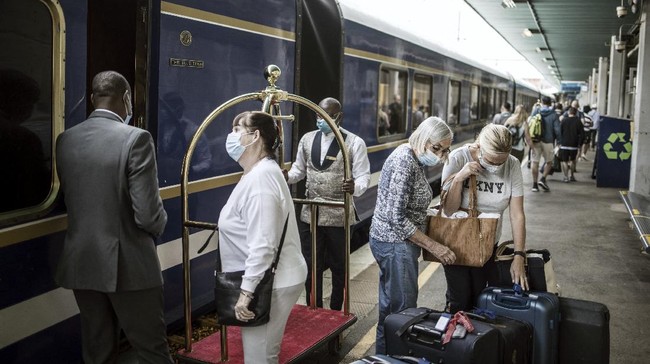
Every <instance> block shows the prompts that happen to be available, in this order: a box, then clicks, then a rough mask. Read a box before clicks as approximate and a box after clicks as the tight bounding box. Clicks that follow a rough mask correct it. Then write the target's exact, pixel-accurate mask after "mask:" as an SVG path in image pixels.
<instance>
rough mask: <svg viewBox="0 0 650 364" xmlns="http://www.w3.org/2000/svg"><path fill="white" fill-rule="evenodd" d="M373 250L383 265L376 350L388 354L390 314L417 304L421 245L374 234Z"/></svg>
mask: <svg viewBox="0 0 650 364" xmlns="http://www.w3.org/2000/svg"><path fill="white" fill-rule="evenodd" d="M370 250H371V251H372V255H373V256H374V257H375V260H376V261H377V264H378V265H379V305H378V309H379V320H378V322H377V338H376V342H375V350H376V353H377V354H386V342H385V340H384V320H385V319H386V316H388V315H390V314H391V313H397V312H400V311H402V310H404V309H406V308H409V307H417V300H418V257H419V256H420V252H421V249H420V247H418V246H415V245H413V244H411V243H407V242H405V241H400V242H396V243H390V242H384V241H379V240H375V239H373V238H372V237H371V238H370Z"/></svg>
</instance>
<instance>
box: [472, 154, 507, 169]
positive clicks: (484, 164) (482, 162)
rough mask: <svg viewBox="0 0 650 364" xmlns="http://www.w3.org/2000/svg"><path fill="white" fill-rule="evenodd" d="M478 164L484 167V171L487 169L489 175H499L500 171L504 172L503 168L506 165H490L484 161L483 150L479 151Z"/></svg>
mask: <svg viewBox="0 0 650 364" xmlns="http://www.w3.org/2000/svg"><path fill="white" fill-rule="evenodd" d="M478 162H479V163H480V164H481V167H483V169H485V170H486V171H487V172H488V173H497V172H499V171H500V170H502V169H503V166H504V165H505V162H504V163H501V164H499V165H498V166H495V165H494V164H490V163H489V162H488V161H486V160H485V159H483V151H482V150H479V155H478Z"/></svg>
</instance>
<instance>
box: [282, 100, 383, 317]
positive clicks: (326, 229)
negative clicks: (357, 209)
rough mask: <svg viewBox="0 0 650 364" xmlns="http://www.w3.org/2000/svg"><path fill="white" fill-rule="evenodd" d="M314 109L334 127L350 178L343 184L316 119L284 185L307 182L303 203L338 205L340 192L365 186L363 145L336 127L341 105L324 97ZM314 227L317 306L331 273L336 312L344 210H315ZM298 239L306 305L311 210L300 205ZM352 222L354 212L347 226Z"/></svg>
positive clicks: (326, 132)
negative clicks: (326, 276) (344, 151)
mask: <svg viewBox="0 0 650 364" xmlns="http://www.w3.org/2000/svg"><path fill="white" fill-rule="evenodd" d="M319 106H320V107H321V108H323V110H325V112H326V113H327V114H328V115H329V116H330V117H331V118H332V119H334V121H335V122H336V123H337V126H339V131H340V132H341V134H342V135H343V139H344V140H345V147H346V148H347V150H348V154H349V156H350V163H351V166H352V178H350V179H348V180H347V181H344V180H343V177H344V176H343V168H344V167H345V166H344V164H343V156H342V154H341V151H340V149H339V148H340V146H339V144H338V143H337V142H336V140H335V138H334V133H333V132H332V129H330V127H329V125H328V124H327V122H325V119H323V118H321V117H320V116H318V115H317V116H316V126H317V127H318V130H315V131H312V132H309V133H307V134H305V135H304V136H303V137H302V139H300V143H299V144H298V152H297V154H296V161H295V162H294V163H293V165H292V166H291V170H289V172H288V173H287V175H286V178H287V182H288V183H289V184H293V183H296V182H298V181H300V180H302V179H303V178H305V177H306V178H307V192H306V194H307V198H309V199H319V198H320V199H325V200H336V201H342V200H343V194H344V193H351V194H352V195H353V196H355V197H358V196H361V195H362V194H363V193H364V192H365V191H366V189H368V184H369V183H370V162H369V161H368V152H367V149H366V143H365V142H364V141H363V139H361V138H359V137H358V136H356V135H355V134H353V133H351V132H349V131H347V130H345V129H343V128H341V127H340V124H341V122H342V120H343V112H342V111H341V104H340V103H339V101H338V100H336V99H334V98H331V97H328V98H325V99H323V100H322V101H321V102H320V104H319ZM317 213H318V216H317V226H316V236H317V238H316V258H317V259H316V306H317V307H323V272H324V271H325V270H326V269H327V268H328V267H329V269H330V270H331V272H332V295H331V297H330V308H331V309H332V310H341V308H342V307H343V290H344V289H345V254H346V251H345V230H344V227H343V225H344V224H343V216H344V211H343V209H342V208H340V207H329V206H319V207H318V208H317ZM300 219H301V222H299V227H300V240H301V241H302V253H303V255H304V257H305V260H306V261H307V268H308V272H309V274H308V279H307V282H306V284H305V289H306V291H307V292H306V296H307V304H311V298H310V297H311V276H312V273H311V268H312V261H311V260H312V259H311V256H312V254H311V247H312V242H311V232H310V221H311V208H310V206H308V205H304V206H303V208H302V213H301V214H300ZM354 222H355V214H354V211H351V213H350V224H353V223H354Z"/></svg>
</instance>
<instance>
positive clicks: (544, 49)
mask: <svg viewBox="0 0 650 364" xmlns="http://www.w3.org/2000/svg"><path fill="white" fill-rule="evenodd" d="M535 51H536V52H537V53H542V52H545V51H548V48H543V47H537V48H535Z"/></svg>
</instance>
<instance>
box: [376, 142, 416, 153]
mask: <svg viewBox="0 0 650 364" xmlns="http://www.w3.org/2000/svg"><path fill="white" fill-rule="evenodd" d="M407 141H408V139H400V140H397V141H394V142H390V143H384V144H378V145H373V146H371V147H368V148H367V149H368V153H375V152H379V151H380V150H385V149H390V148H396V147H398V146H400V145H402V144H404V143H406V142H407Z"/></svg>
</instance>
